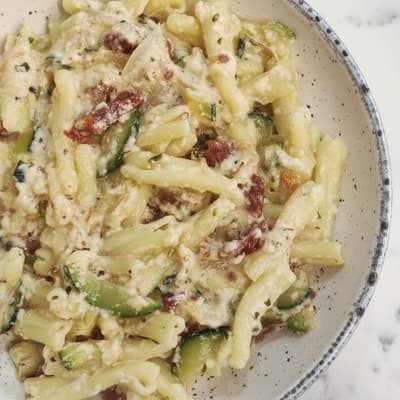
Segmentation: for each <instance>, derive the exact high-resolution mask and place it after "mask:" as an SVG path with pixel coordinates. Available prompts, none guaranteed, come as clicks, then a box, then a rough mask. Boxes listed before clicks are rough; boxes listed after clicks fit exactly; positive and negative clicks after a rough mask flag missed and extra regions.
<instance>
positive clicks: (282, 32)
mask: <svg viewBox="0 0 400 400" xmlns="http://www.w3.org/2000/svg"><path fill="white" fill-rule="evenodd" d="M265 28H266V29H269V30H271V31H274V32H276V33H277V34H278V35H279V36H280V37H282V38H284V39H295V38H296V34H295V33H294V32H293V31H292V30H291V29H290V28H289V27H288V26H287V25H285V24H283V23H282V22H280V21H276V20H272V21H269V22H267V24H266V25H265Z"/></svg>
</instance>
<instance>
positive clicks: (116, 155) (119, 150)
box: [97, 110, 140, 178]
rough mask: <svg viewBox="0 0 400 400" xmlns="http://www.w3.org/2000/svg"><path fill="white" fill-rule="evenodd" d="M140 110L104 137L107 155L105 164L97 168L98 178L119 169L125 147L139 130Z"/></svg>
mask: <svg viewBox="0 0 400 400" xmlns="http://www.w3.org/2000/svg"><path fill="white" fill-rule="evenodd" d="M139 127H140V112H139V111H138V110H136V111H135V112H133V113H132V114H131V116H130V117H129V119H128V121H126V122H123V123H118V124H116V125H114V126H113V127H111V128H110V129H109V130H108V132H107V133H106V134H105V136H104V138H103V142H102V144H101V151H102V155H103V157H105V162H104V165H99V166H98V168H97V178H104V177H106V176H107V175H109V174H111V173H112V172H114V171H115V170H116V169H118V168H119V167H120V166H121V164H122V162H123V158H124V149H125V146H126V143H127V142H128V140H129V139H130V138H131V137H132V136H134V137H136V135H137V134H138V132H139Z"/></svg>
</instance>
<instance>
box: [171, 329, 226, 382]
mask: <svg viewBox="0 0 400 400" xmlns="http://www.w3.org/2000/svg"><path fill="white" fill-rule="evenodd" d="M228 332H229V328H227V327H221V328H218V329H205V330H202V331H200V332H196V333H194V334H193V335H190V336H188V337H186V338H185V339H184V340H183V341H182V342H181V344H180V345H179V347H178V348H177V349H176V351H175V356H174V359H175V360H176V362H175V363H174V364H173V365H172V372H173V373H174V374H175V375H176V376H177V377H178V378H179V379H180V380H181V382H182V383H183V384H184V385H185V386H186V387H190V386H191V385H192V384H193V382H194V380H195V379H196V377H197V376H199V375H201V373H202V372H203V369H204V367H205V363H206V361H207V360H209V359H215V358H216V357H217V354H218V350H219V349H220V346H221V345H222V344H223V343H224V341H225V340H226V339H227V336H228Z"/></svg>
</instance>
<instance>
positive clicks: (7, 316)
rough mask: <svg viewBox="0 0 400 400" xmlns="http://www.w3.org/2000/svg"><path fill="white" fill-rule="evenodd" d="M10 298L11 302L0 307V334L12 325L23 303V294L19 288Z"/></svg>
mask: <svg viewBox="0 0 400 400" xmlns="http://www.w3.org/2000/svg"><path fill="white" fill-rule="evenodd" d="M11 298H12V301H11V304H6V305H4V306H3V305H2V306H1V307H0V335H1V334H3V333H7V332H8V331H9V330H10V329H11V328H12V327H13V326H14V324H15V322H16V321H17V317H18V312H19V310H20V308H21V307H22V304H23V303H24V296H23V294H22V292H21V291H20V290H19V289H17V291H16V293H15V294H14V295H13V296H12V297H11Z"/></svg>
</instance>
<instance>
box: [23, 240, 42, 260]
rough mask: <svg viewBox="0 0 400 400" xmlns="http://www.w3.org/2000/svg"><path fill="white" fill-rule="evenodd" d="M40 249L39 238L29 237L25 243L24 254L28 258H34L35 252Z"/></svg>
mask: <svg viewBox="0 0 400 400" xmlns="http://www.w3.org/2000/svg"><path fill="white" fill-rule="evenodd" d="M39 247H40V241H39V239H37V238H34V237H29V238H28V239H27V240H26V241H25V248H24V252H25V255H26V256H33V255H34V254H35V251H36V250H37V249H38V248H39Z"/></svg>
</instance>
